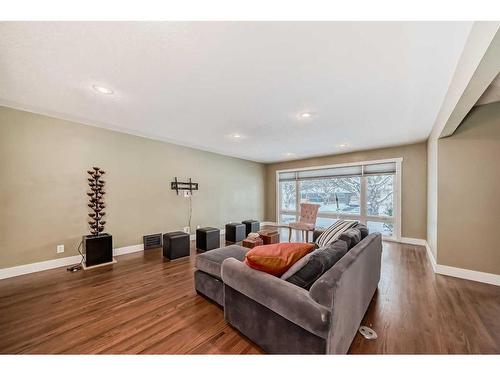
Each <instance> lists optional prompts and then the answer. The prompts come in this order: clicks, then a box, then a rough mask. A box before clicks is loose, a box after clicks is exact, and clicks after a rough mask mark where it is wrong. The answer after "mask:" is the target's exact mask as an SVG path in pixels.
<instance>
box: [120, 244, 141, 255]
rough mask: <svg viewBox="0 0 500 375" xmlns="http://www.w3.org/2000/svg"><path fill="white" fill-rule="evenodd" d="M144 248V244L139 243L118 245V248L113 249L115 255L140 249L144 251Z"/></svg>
mask: <svg viewBox="0 0 500 375" xmlns="http://www.w3.org/2000/svg"><path fill="white" fill-rule="evenodd" d="M143 250H144V245H143V244H142V243H141V244H139V245H131V246H124V247H117V248H116V249H113V256H117V255H124V254H130V253H136V252H138V251H143Z"/></svg>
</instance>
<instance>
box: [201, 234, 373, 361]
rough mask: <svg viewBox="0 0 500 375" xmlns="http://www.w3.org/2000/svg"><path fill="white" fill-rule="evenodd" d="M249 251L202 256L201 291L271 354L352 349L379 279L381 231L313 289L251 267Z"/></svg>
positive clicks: (238, 248)
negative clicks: (246, 257) (249, 265)
mask: <svg viewBox="0 0 500 375" xmlns="http://www.w3.org/2000/svg"><path fill="white" fill-rule="evenodd" d="M316 236H317V234H316V233H315V237H316ZM247 251H248V249H246V248H244V247H241V246H238V245H231V246H227V247H224V248H220V249H216V250H212V251H209V252H206V253H204V254H201V255H198V257H197V259H196V268H197V270H196V271H195V287H196V290H197V291H198V293H200V294H203V295H204V296H206V297H208V298H210V299H212V300H213V301H215V302H216V303H218V304H219V305H221V306H223V308H224V316H225V319H226V320H227V322H229V323H230V324H231V325H232V326H233V327H235V328H236V329H238V330H239V331H240V332H241V333H242V334H244V335H245V336H247V337H248V338H249V339H250V340H252V341H253V342H255V343H256V344H257V345H259V346H260V347H261V348H262V349H263V350H264V351H266V352H268V353H297V354H320V353H327V354H344V353H347V351H348V350H349V347H350V345H351V342H352V340H353V339H354V336H355V335H356V332H357V330H358V328H359V325H360V323H361V320H362V319H363V316H364V314H365V312H366V310H367V309H368V306H369V304H370V301H371V300H372V297H373V295H374V293H375V291H376V289H377V285H378V282H379V280H380V266H381V254H382V238H381V235H380V233H373V234H370V235H367V236H366V237H365V238H363V239H362V240H361V241H360V242H359V243H358V244H357V245H355V246H354V247H352V248H351V249H350V250H349V251H348V252H347V254H346V255H344V256H343V257H342V258H341V259H340V260H339V261H338V262H337V263H335V264H334V265H333V266H332V267H331V268H330V269H329V270H328V271H326V272H325V273H324V274H323V275H322V276H321V277H320V278H319V279H317V280H316V281H315V282H314V283H313V284H312V286H311V287H310V289H309V290H306V289H303V288H301V287H299V286H297V285H294V284H292V283H290V282H288V281H285V280H282V279H280V278H278V277H275V276H272V275H269V274H267V273H264V272H261V271H257V270H255V269H252V268H250V267H248V266H247V265H246V264H244V263H243V262H242V261H243V260H244V259H245V254H246V252H247Z"/></svg>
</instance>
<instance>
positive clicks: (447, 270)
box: [435, 264, 500, 286]
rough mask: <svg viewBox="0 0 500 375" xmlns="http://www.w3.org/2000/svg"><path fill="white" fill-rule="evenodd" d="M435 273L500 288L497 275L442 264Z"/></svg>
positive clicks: (499, 280)
mask: <svg viewBox="0 0 500 375" xmlns="http://www.w3.org/2000/svg"><path fill="white" fill-rule="evenodd" d="M435 272H436V273H438V274H440V275H445V276H453V277H458V278H460V279H466V280H472V281H478V282H480V283H486V284H492V285H498V286H500V275H495V274H494V273H486V272H480V271H473V270H467V269H464V268H457V267H451V266H444V265H442V264H436V271H435Z"/></svg>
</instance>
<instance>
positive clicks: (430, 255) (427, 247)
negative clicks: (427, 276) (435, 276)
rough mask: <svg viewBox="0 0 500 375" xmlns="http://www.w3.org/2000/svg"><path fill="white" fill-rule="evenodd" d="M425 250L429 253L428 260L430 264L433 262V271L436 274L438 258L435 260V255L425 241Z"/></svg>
mask: <svg viewBox="0 0 500 375" xmlns="http://www.w3.org/2000/svg"><path fill="white" fill-rule="evenodd" d="M425 250H426V252H427V258H428V259H429V262H431V266H432V270H433V271H434V273H436V258H434V254H433V253H432V250H431V247H430V246H429V244H428V243H427V241H425Z"/></svg>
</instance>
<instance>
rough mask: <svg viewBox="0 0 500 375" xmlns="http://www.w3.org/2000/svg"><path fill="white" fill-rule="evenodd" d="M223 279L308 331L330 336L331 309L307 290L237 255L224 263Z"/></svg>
mask: <svg viewBox="0 0 500 375" xmlns="http://www.w3.org/2000/svg"><path fill="white" fill-rule="evenodd" d="M222 281H223V282H224V284H225V285H226V286H229V287H231V288H232V289H234V290H236V291H238V292H240V293H241V294H243V295H245V296H246V297H248V298H251V299H252V300H254V301H256V302H258V303H259V304H261V305H263V306H265V307H267V308H268V309H270V310H272V311H274V312H275V313H277V314H279V315H281V316H282V317H283V318H285V319H287V320H289V321H291V322H292V323H295V324H297V325H298V326H300V327H302V328H304V329H305V330H307V331H309V332H311V333H313V334H315V335H318V336H320V337H323V338H326V337H327V336H328V328H329V326H330V311H329V310H328V309H327V308H326V307H325V306H322V305H320V304H319V303H317V302H316V301H314V300H313V299H312V298H311V296H310V295H309V292H308V291H307V290H305V289H302V288H300V287H298V286H297V285H294V284H291V283H289V282H287V281H285V280H281V279H280V278H279V277H275V276H272V275H270V274H267V273H265V272H261V271H257V270H255V269H253V268H250V267H249V266H247V265H246V264H245V263H243V262H240V261H238V260H236V259H233V258H228V259H226V260H224V262H223V263H222Z"/></svg>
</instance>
